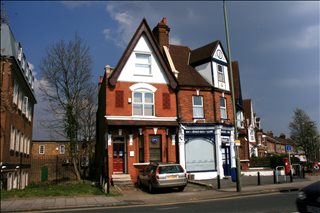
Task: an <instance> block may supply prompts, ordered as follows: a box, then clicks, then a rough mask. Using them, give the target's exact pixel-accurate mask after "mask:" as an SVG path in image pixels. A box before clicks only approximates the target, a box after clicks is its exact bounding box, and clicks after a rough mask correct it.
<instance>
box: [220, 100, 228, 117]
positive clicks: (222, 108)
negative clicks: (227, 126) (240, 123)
mask: <svg viewBox="0 0 320 213" xmlns="http://www.w3.org/2000/svg"><path fill="white" fill-rule="evenodd" d="M221 100H223V103H224V106H222V105H221ZM219 103H220V116H221V119H228V114H227V99H226V98H225V97H220V101H219Z"/></svg>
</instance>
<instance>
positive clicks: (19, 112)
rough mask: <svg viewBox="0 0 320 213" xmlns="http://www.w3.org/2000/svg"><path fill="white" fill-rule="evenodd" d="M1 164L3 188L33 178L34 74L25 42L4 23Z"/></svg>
mask: <svg viewBox="0 0 320 213" xmlns="http://www.w3.org/2000/svg"><path fill="white" fill-rule="evenodd" d="M0 68H1V75H0V84H1V85H0V86H1V116H0V117H1V132H0V142H1V149H0V166H1V187H2V188H3V189H7V190H11V189H23V188H24V187H25V186H26V185H28V182H29V180H30V178H29V173H30V162H31V158H30V144H31V141H32V123H33V111H34V104H36V98H35V95H34V90H33V86H34V76H33V73H32V66H31V65H30V64H29V63H28V61H27V60H26V56H25V54H24V53H23V50H22V46H21V44H20V43H19V42H17V41H16V40H15V38H14V35H13V33H12V31H11V29H10V26H9V25H8V24H7V23H1V63H0Z"/></svg>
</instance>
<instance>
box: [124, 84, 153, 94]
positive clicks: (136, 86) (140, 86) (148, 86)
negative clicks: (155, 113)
mask: <svg viewBox="0 0 320 213" xmlns="http://www.w3.org/2000/svg"><path fill="white" fill-rule="evenodd" d="M129 88H130V90H131V91H136V90H137V89H146V90H149V91H152V92H153V93H154V92H155V91H157V88H155V87H154V86H152V85H151V84H146V83H138V84H134V85H132V86H130V87H129Z"/></svg>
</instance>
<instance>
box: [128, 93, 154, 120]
mask: <svg viewBox="0 0 320 213" xmlns="http://www.w3.org/2000/svg"><path fill="white" fill-rule="evenodd" d="M133 115H139V116H154V101H153V93H150V92H134V93H133Z"/></svg>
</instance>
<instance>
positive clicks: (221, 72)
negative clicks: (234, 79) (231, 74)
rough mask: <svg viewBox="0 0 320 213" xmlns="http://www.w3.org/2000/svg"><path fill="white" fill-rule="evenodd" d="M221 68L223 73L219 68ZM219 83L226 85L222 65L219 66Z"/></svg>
mask: <svg viewBox="0 0 320 213" xmlns="http://www.w3.org/2000/svg"><path fill="white" fill-rule="evenodd" d="M220 67H221V71H220V70H219V68H220ZM217 73H218V81H219V82H223V83H225V76H224V69H223V66H222V65H221V64H217Z"/></svg>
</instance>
